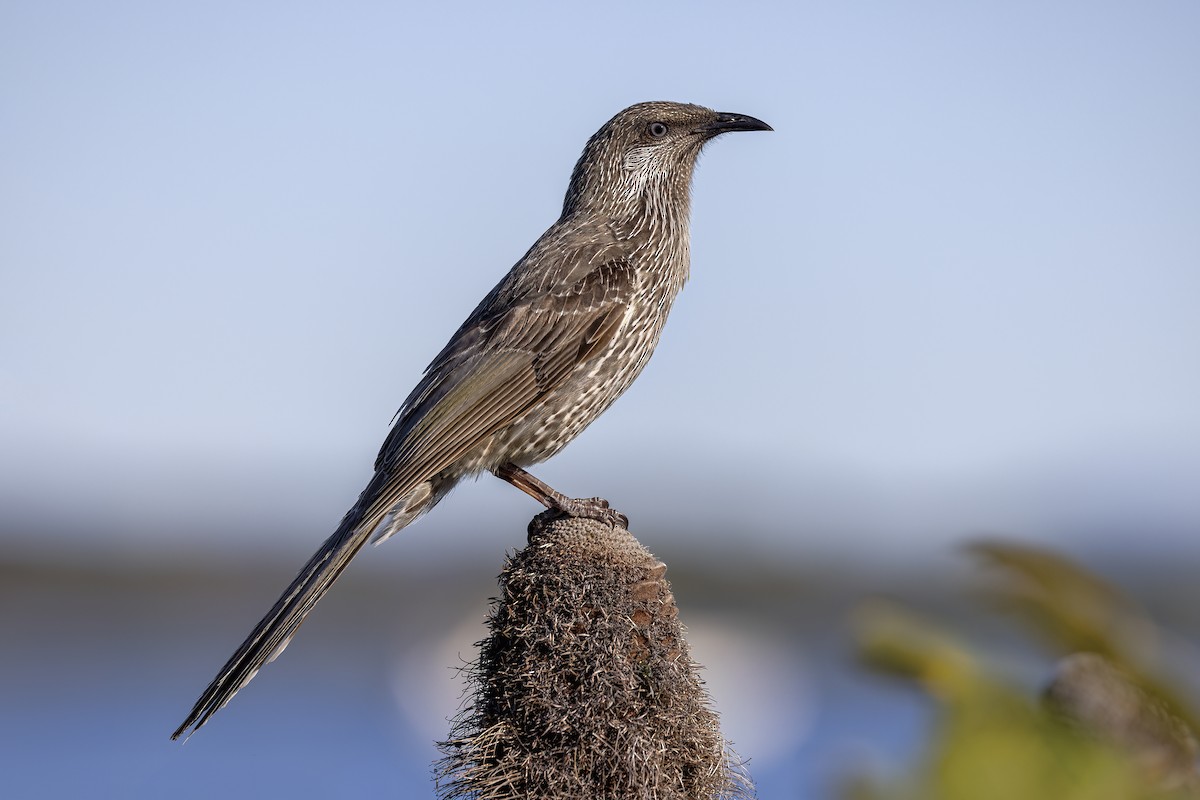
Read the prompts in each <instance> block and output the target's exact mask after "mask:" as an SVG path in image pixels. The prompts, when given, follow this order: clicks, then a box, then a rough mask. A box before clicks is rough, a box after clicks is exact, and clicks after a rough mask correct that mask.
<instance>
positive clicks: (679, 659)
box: [438, 512, 753, 800]
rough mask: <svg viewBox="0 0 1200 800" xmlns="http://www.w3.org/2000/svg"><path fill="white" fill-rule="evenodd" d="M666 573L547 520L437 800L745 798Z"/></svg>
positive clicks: (515, 578) (548, 516)
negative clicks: (691, 649) (498, 799)
mask: <svg viewBox="0 0 1200 800" xmlns="http://www.w3.org/2000/svg"><path fill="white" fill-rule="evenodd" d="M666 570H667V566H666V564H663V563H662V562H661V561H658V560H656V559H655V558H654V556H652V555H651V554H650V552H649V551H647V550H646V549H645V548H644V547H642V546H641V545H640V544H639V543H638V542H637V540H636V539H634V538H633V536H631V535H630V534H629V532H628V531H627V530H624V529H623V528H620V527H616V528H614V527H610V526H609V525H607V524H604V523H601V522H597V521H595V520H586V519H575V518H570V517H564V516H561V515H559V514H558V513H557V512H546V513H544V514H541V515H539V516H538V517H535V518H534V520H533V522H532V523H530V526H529V545H528V546H527V547H526V548H525V549H523V550H521V551H519V552H518V553H516V554H515V555H513V556H512V557H511V558H509V559H508V562H507V564H506V565H505V567H504V571H503V572H502V574H501V576H500V596H499V597H498V598H496V599H495V600H494V601H493V603H492V608H491V611H490V613H489V615H488V619H487V625H488V628H489V630H490V634H489V636H488V637H487V639H485V640H484V641H483V642H481V643H480V652H479V660H478V661H477V662H476V663H475V664H473V665H472V666H471V667H469V668H468V670H467V674H468V677H469V679H470V681H471V684H472V687H471V691H472V695H473V696H472V698H471V700H470V702H469V705H468V706H467V707H466V708H465V709H464V710H463V712H462V713H461V714H460V715H459V717H458V719H457V720H456V721H455V723H454V727H453V729H452V730H451V739H450V740H449V741H447V742H443V743H442V744H441V750H442V752H443V753H444V758H443V759H442V761H441V763H440V764H439V770H438V773H439V795H440V796H441V797H442V798H480V800H495V799H497V798H547V799H549V798H572V800H574V798H581V797H588V798H655V800H671V799H672V798H679V799H680V800H683V798H687V799H688V800H701V799H707V798H721V797H727V798H738V797H749V796H752V794H753V793H752V790H751V789H750V785H749V781H748V779H747V778H745V776H744V773H742V772H741V769H740V765H739V764H738V763H737V762H736V761H735V760H734V759H733V756H732V753H731V752H730V751H728V750H727V747H726V742H725V739H724V737H722V735H721V731H720V728H719V726H718V724H717V715H716V714H715V713H714V712H713V711H712V709H711V708H710V707H709V702H708V696H707V694H706V692H705V691H704V688H703V685H702V683H701V681H700V678H699V677H698V675H697V669H698V665H697V664H695V663H693V662H692V660H691V658H690V657H689V655H688V648H687V643H686V642H685V641H684V638H683V627H682V625H681V624H680V622H679V619H678V609H677V608H676V607H675V599H674V597H673V596H672V595H671V589H670V586H669V585H668V584H667V581H666V579H665V578H664V575H665V573H666Z"/></svg>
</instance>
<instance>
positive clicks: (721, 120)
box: [696, 111, 775, 137]
mask: <svg viewBox="0 0 1200 800" xmlns="http://www.w3.org/2000/svg"><path fill="white" fill-rule="evenodd" d="M773 130H775V129H774V128H772V127H771V126H770V125H768V124H767V123H765V122H763V121H762V120H761V119H755V118H754V117H748V116H746V115H745V114H729V113H727V112H724V111H718V112H717V118H716V119H715V120H713V121H712V122H709V123H708V124H706V125H701V126H700V127H699V128H697V129H696V133H702V134H704V135H705V136H709V137H712V136H719V135H720V134H722V133H729V132H730V131H773Z"/></svg>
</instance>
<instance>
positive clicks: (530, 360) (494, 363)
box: [367, 260, 636, 518]
mask: <svg viewBox="0 0 1200 800" xmlns="http://www.w3.org/2000/svg"><path fill="white" fill-rule="evenodd" d="M635 282H636V275H635V274H634V271H633V269H632V268H631V267H630V266H629V264H628V263H627V262H626V261H624V260H612V261H606V262H604V263H602V264H599V265H597V266H595V267H594V268H593V269H591V270H590V271H588V272H587V273H586V274H584V275H583V277H581V278H580V279H579V280H577V281H576V282H575V283H573V284H572V285H570V286H567V287H564V288H561V289H558V290H551V291H546V292H542V293H539V294H536V295H532V296H529V297H526V298H524V299H522V300H521V301H519V302H517V303H515V304H513V305H510V306H507V307H505V308H502V309H500V310H498V311H497V312H496V313H493V314H484V315H478V318H477V319H476V321H475V322H474V324H472V325H469V326H464V327H463V328H462V329H460V330H459V332H458V333H457V334H456V335H455V338H454V340H452V341H451V344H450V345H449V346H448V347H447V348H446V350H444V351H443V352H442V354H441V355H440V356H439V357H438V359H437V360H435V361H434V363H433V364H431V365H430V368H429V370H428V371H427V373H426V376H425V379H424V380H423V381H422V382H421V384H420V385H419V386H418V387H417V389H416V390H415V391H414V392H413V394H412V395H411V396H410V398H409V400H408V402H407V403H406V405H405V408H404V409H402V411H401V414H400V417H399V419H398V420H397V421H396V424H395V426H394V427H393V428H392V432H391V433H390V434H389V436H388V438H387V441H385V442H384V445H383V448H382V449H381V450H380V453H379V458H378V460H377V461H376V469H378V470H380V471H383V472H388V473H390V474H391V481H390V484H391V485H392V486H394V487H397V488H400V487H406V486H410V485H411V484H412V483H413V481H414V480H421V479H424V478H427V477H428V476H430V475H433V474H436V473H438V472H440V471H441V470H443V469H445V468H446V467H448V466H450V465H451V464H453V463H454V461H455V460H456V459H458V458H459V457H461V456H462V455H464V454H465V453H467V452H469V451H470V450H472V449H473V448H475V447H477V446H478V445H479V444H480V443H482V442H483V441H484V440H485V439H486V438H487V437H488V436H490V435H492V434H493V433H495V432H496V431H498V430H500V429H502V428H504V427H505V426H507V425H510V424H512V423H513V422H514V421H516V420H517V419H519V418H520V417H521V416H522V415H524V414H525V413H526V412H527V411H528V410H529V409H530V408H531V407H533V406H534V405H535V404H536V403H537V401H538V400H539V399H540V398H541V397H543V396H545V395H546V394H547V393H548V392H551V391H553V390H554V389H555V388H557V387H558V386H560V385H561V384H562V382H563V381H564V380H565V379H566V378H567V376H568V375H570V374H571V372H572V371H573V370H574V369H575V367H576V366H578V365H579V364H582V363H584V362H586V361H587V360H588V359H590V358H591V357H592V356H594V355H595V354H596V353H597V352H600V351H601V350H603V348H604V346H605V345H606V344H607V343H608V342H609V340H610V339H611V338H612V336H613V335H614V334H615V333H616V331H617V330H618V328H619V327H620V325H621V323H622V321H623V320H624V318H625V315H626V313H627V311H628V306H629V302H630V300H631V298H632V296H633V292H634V289H635ZM392 494H393V493H392V492H388V491H386V490H385V491H384V492H382V493H381V496H380V497H379V498H378V499H377V501H376V502H375V503H373V504H372V511H371V512H368V515H367V517H368V518H371V517H374V516H376V515H380V516H381V515H382V514H385V513H386V512H387V510H388V509H389V508H391V506H392V505H393V504H394V503H395V501H396V500H398V499H399V496H396V497H392V496H391V495H392Z"/></svg>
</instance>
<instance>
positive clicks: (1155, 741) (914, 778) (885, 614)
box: [844, 543, 1198, 800]
mask: <svg viewBox="0 0 1200 800" xmlns="http://www.w3.org/2000/svg"><path fill="white" fill-rule="evenodd" d="M974 550H975V552H976V553H977V554H978V555H979V556H981V557H982V558H983V559H984V560H985V561H986V562H987V563H989V564H991V565H994V566H999V567H1000V568H1001V570H1002V572H1003V575H1004V581H1003V583H1002V584H1001V586H1000V589H999V592H998V595H997V596H998V598H999V599H1000V600H1001V601H1002V603H1003V604H1004V605H1005V606H1006V607H1008V608H1010V609H1015V610H1017V611H1019V613H1020V617H1021V618H1022V619H1023V620H1025V621H1026V623H1028V624H1029V625H1030V627H1031V628H1032V629H1033V630H1035V631H1036V632H1038V633H1039V634H1041V635H1042V636H1043V637H1045V638H1046V639H1047V641H1049V642H1051V643H1052V644H1053V645H1055V646H1056V647H1057V648H1060V649H1061V651H1063V652H1075V651H1079V650H1086V651H1088V653H1087V654H1085V655H1076V656H1072V657H1071V658H1068V659H1064V661H1063V662H1062V664H1061V665H1060V668H1059V671H1058V675H1057V677H1056V678H1055V680H1054V682H1053V683H1052V684H1051V686H1050V687H1049V689H1048V690H1047V697H1048V698H1049V700H1050V702H1040V703H1039V702H1037V701H1036V700H1035V699H1034V698H1032V697H1030V696H1029V695H1030V693H1029V692H1027V691H1025V690H1022V689H1021V688H1020V687H1018V686H1017V685H1016V684H1015V683H1013V682H1011V681H1009V680H1007V679H1006V678H1005V677H1004V676H1003V675H1002V673H1001V672H1000V671H999V670H998V669H996V668H994V667H993V666H990V665H989V664H988V663H987V659H986V658H985V657H984V656H982V655H980V654H977V653H974V652H971V651H970V650H969V649H968V648H967V647H966V646H965V645H963V644H961V643H960V642H958V641H956V639H955V638H954V637H952V636H951V635H949V634H947V633H946V632H944V631H943V630H940V629H939V628H938V627H937V626H935V625H934V624H931V623H929V622H926V621H923V620H921V619H919V618H918V617H916V616H915V615H913V614H911V613H908V612H907V611H905V610H903V609H901V608H899V607H897V606H894V605H888V604H883V603H874V604H871V605H868V606H866V607H864V608H862V609H860V612H859V616H858V620H857V622H858V625H857V630H858V636H859V641H860V646H861V648H862V652H863V655H864V658H865V659H866V660H867V662H868V663H869V664H871V665H872V666H873V667H875V668H877V669H879V670H882V671H885V672H888V673H891V674H893V675H898V676H901V677H903V678H904V679H906V680H910V681H913V682H915V683H916V684H917V685H918V686H919V687H920V688H921V689H922V690H923V691H924V692H926V693H927V694H928V695H929V696H930V697H931V698H933V700H934V701H935V702H936V704H937V714H936V723H935V727H934V730H933V731H932V734H931V738H930V740H929V742H928V743H927V746H926V748H925V752H924V753H923V754H922V757H921V759H920V762H919V763H918V764H916V765H915V766H913V767H912V768H911V770H910V773H909V774H908V775H906V776H904V777H903V778H901V779H899V780H893V781H889V782H880V781H878V780H870V779H867V778H866V777H861V776H860V777H858V778H856V780H855V783H854V785H853V786H852V787H850V788H849V789H848V790H847V792H846V793H845V795H844V796H845V797H847V798H852V799H853V800H910V799H911V800H1014V798H1019V800H1042V799H1043V798H1044V799H1045V800H1139V799H1140V798H1159V799H1160V800H1161V799H1162V798H1184V797H1196V796H1198V795H1197V794H1196V793H1195V792H1196V789H1197V773H1196V769H1195V760H1196V755H1197V747H1196V741H1195V739H1194V737H1193V736H1192V734H1191V730H1192V726H1191V724H1190V723H1191V722H1192V720H1193V719H1194V716H1193V714H1192V712H1191V710H1190V709H1188V708H1187V707H1186V706H1185V705H1184V703H1183V702H1181V701H1180V699H1179V698H1180V696H1181V694H1180V692H1179V691H1178V690H1177V689H1176V688H1175V687H1173V686H1171V685H1170V684H1169V683H1168V682H1167V681H1164V680H1162V679H1161V678H1159V677H1158V676H1157V674H1156V671H1155V669H1154V667H1153V665H1152V664H1151V663H1149V657H1148V654H1149V653H1152V652H1153V648H1152V647H1151V646H1150V643H1151V642H1153V641H1155V640H1156V639H1157V636H1156V630H1155V628H1154V625H1153V624H1152V623H1151V622H1150V621H1149V620H1147V619H1146V618H1145V617H1143V616H1141V615H1139V614H1138V613H1137V612H1136V611H1135V610H1134V609H1133V607H1132V605H1131V604H1129V603H1128V601H1126V600H1125V599H1124V598H1123V597H1122V596H1121V595H1120V593H1119V592H1117V591H1116V590H1114V589H1113V588H1111V587H1109V586H1107V585H1106V584H1105V583H1104V582H1103V581H1101V580H1099V579H1098V578H1096V577H1095V576H1093V575H1090V574H1088V573H1087V572H1085V571H1084V570H1082V569H1080V568H1079V567H1077V566H1075V565H1074V564H1072V563H1070V562H1069V561H1067V560H1065V559H1063V558H1061V557H1059V556H1057V555H1053V554H1050V553H1044V552H1041V551H1038V550H1034V549H1031V548H1026V547H1016V546H1012V545H1006V544H1000V543H988V544H985V545H979V546H978V547H976V548H974Z"/></svg>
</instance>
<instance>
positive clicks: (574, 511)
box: [554, 497, 629, 530]
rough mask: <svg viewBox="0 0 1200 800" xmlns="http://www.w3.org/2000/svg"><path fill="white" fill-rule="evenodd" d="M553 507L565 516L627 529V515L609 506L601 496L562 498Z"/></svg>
mask: <svg viewBox="0 0 1200 800" xmlns="http://www.w3.org/2000/svg"><path fill="white" fill-rule="evenodd" d="M554 508H555V510H557V511H561V512H562V513H564V514H566V515H567V516H571V517H576V518H579V519H594V520H597V521H598V522H603V523H605V524H606V525H608V526H609V527H610V528H625V529H626V530H628V529H629V517H627V516H625V515H624V514H622V513H621V512H620V511H617V510H616V509H615V508H610V507H609V505H608V501H607V500H605V499H604V498H603V497H586V498H571V497H568V498H563V499H562V500H561V501H559V502H556V503H555V504H554Z"/></svg>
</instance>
